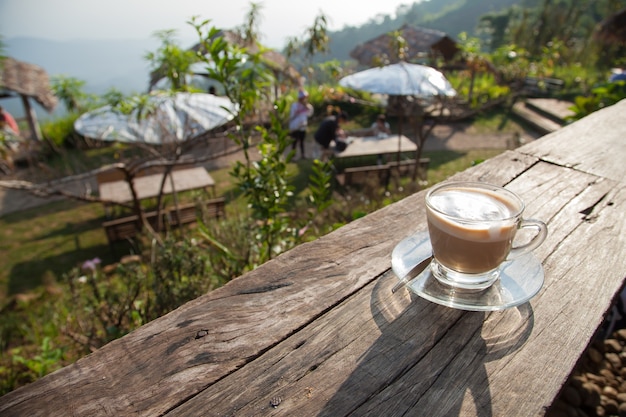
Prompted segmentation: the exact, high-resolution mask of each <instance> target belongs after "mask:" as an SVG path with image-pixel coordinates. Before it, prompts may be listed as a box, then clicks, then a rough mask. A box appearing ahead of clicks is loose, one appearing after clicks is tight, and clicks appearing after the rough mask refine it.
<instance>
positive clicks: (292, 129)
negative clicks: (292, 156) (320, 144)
mask: <svg viewBox="0 0 626 417" xmlns="http://www.w3.org/2000/svg"><path fill="white" fill-rule="evenodd" d="M311 116H313V106H312V105H311V103H309V93H307V92H306V90H302V89H301V90H299V91H298V101H296V102H295V103H293V104H292V105H291V109H290V111H289V136H291V137H292V138H293V144H292V146H291V149H292V150H294V151H296V148H297V146H298V144H300V157H301V158H302V159H306V157H305V154H304V139H305V138H306V128H307V126H308V120H309V117H311Z"/></svg>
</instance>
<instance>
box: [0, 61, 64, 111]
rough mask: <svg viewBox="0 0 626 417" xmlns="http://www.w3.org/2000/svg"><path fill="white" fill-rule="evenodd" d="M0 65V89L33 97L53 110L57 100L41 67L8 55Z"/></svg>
mask: <svg viewBox="0 0 626 417" xmlns="http://www.w3.org/2000/svg"><path fill="white" fill-rule="evenodd" d="M0 67H1V68H0V89H3V90H5V93H6V91H9V92H14V93H17V94H19V95H22V96H26V97H30V98H33V99H34V100H35V101H36V102H37V103H39V104H41V106H42V107H43V108H44V109H46V110H47V111H48V112H52V111H53V110H54V108H55V107H56V105H57V102H58V100H57V98H56V97H55V95H54V94H53V93H52V89H51V88H50V79H49V78H48V74H47V73H46V71H45V70H44V69H43V68H41V67H38V66H37V65H33V64H28V63H26V62H22V61H18V60H16V59H13V58H9V57H7V58H5V59H3V60H2V61H1V63H0Z"/></svg>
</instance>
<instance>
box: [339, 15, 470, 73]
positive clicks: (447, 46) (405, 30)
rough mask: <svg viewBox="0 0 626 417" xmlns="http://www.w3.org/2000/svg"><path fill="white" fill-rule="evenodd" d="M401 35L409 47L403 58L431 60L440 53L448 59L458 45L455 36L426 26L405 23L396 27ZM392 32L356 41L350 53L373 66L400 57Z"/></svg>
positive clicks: (446, 60) (396, 60) (450, 58)
mask: <svg viewBox="0 0 626 417" xmlns="http://www.w3.org/2000/svg"><path fill="white" fill-rule="evenodd" d="M399 32H400V35H401V36H402V37H403V38H404V39H405V40H406V43H407V47H408V51H407V56H406V58H405V60H406V61H409V62H419V61H422V60H423V59H424V57H426V58H427V59H430V60H432V59H433V58H436V57H437V56H441V57H442V58H443V59H444V61H445V62H449V61H451V60H452V59H453V58H454V56H455V55H456V53H457V52H458V51H459V47H458V46H457V43H456V41H455V40H453V39H452V38H450V37H449V36H448V35H447V34H446V33H444V32H441V31H438V30H433V29H426V28H419V27H415V26H410V25H404V26H402V27H401V28H400V29H399ZM392 45H393V37H392V34H391V33H384V34H382V35H380V36H378V37H376V38H374V39H370V40H369V41H367V42H364V43H362V44H360V45H358V46H357V47H356V48H354V49H353V50H352V51H351V52H350V56H351V57H352V58H354V59H356V60H357V61H358V62H359V64H361V65H364V66H368V67H372V66H378V65H382V64H393V63H396V62H398V61H400V59H399V57H398V56H397V54H396V52H395V51H393V47H392Z"/></svg>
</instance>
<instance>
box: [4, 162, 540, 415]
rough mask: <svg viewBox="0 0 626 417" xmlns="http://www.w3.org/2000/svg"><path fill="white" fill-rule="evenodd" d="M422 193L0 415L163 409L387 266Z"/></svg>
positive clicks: (244, 280)
mask: <svg viewBox="0 0 626 417" xmlns="http://www.w3.org/2000/svg"><path fill="white" fill-rule="evenodd" d="M510 157H512V158H513V159H516V158H518V157H519V156H517V155H510ZM534 161H535V159H533V158H530V157H527V158H525V160H522V159H519V160H516V161H513V162H512V163H511V164H508V163H507V166H506V168H498V169H496V170H494V171H493V172H491V173H490V174H488V175H487V174H485V177H487V178H493V179H504V181H505V182H507V180H510V179H512V178H514V177H516V176H518V175H520V174H521V173H522V172H524V171H525V170H526V169H527V168H528V165H529V164H532V163H534ZM481 165H482V164H481ZM478 167H480V165H479V166H478ZM478 167H477V168H478ZM485 167H486V166H485ZM476 172H478V173H480V172H482V171H480V170H477V171H476ZM422 202H423V194H416V195H414V196H411V197H409V198H407V199H405V200H403V201H401V202H398V203H397V205H396V207H395V208H392V207H386V208H384V209H381V210H379V211H377V212H375V213H372V214H371V215H369V216H367V217H365V218H362V219H359V220H358V221H355V222H353V223H351V224H349V225H346V226H345V227H343V228H341V229H340V231H336V232H334V233H331V234H329V235H327V236H324V237H322V238H321V239H318V240H317V241H315V242H312V243H307V244H303V245H301V246H299V247H297V248H295V249H293V250H292V251H290V252H289V253H288V254H284V255H282V256H280V257H278V258H277V259H275V260H274V261H272V262H270V263H267V264H265V265H262V266H261V267H259V268H257V269H256V270H255V271H252V272H250V273H248V274H246V275H244V276H242V277H239V278H237V279H235V280H233V281H231V282H230V283H229V284H227V285H226V286H224V287H223V288H220V289H218V290H216V291H213V292H211V293H209V294H207V295H206V296H203V297H200V298H198V299H196V300H194V301H193V302H190V303H188V304H186V305H185V306H182V307H181V308H179V309H178V310H176V311H174V312H172V313H170V314H168V315H166V316H164V317H161V318H160V319H158V320H155V321H154V322H152V323H148V324H146V325H145V326H143V327H141V328H140V329H138V330H136V331H134V332H133V333H131V334H130V335H128V336H126V337H124V338H122V339H120V340H116V341H113V342H111V343H110V344H109V345H107V346H105V347H104V348H103V349H100V350H99V351H97V352H94V353H93V354H91V355H89V356H87V357H85V358H83V359H81V360H79V361H78V362H77V363H76V364H74V365H71V366H69V367H66V368H64V369H61V370H59V371H57V373H55V374H52V375H49V376H47V377H45V378H42V379H41V380H39V381H37V382H35V383H33V384H31V385H30V386H29V387H28V388H27V389H22V390H16V391H15V392H13V393H10V394H9V395H7V396H5V397H2V398H0V414H2V411H3V410H7V409H9V408H12V407H15V408H12V409H13V410H16V411H18V410H27V409H30V406H29V401H39V402H45V403H46V404H48V405H49V409H53V410H69V409H71V410H77V411H78V412H80V413H81V414H90V413H101V414H108V415H111V414H116V413H120V412H122V411H124V412H133V413H137V414H138V415H154V414H160V413H162V412H165V411H166V410H168V409H170V408H172V407H174V406H175V405H176V404H178V403H179V402H180V398H189V397H192V396H194V395H195V394H197V393H198V392H200V391H201V390H202V389H204V388H205V387H207V386H209V385H210V384H212V383H214V382H215V381H217V380H219V379H220V378H223V377H224V376H225V375H228V374H229V373H231V372H234V371H235V370H237V369H238V368H239V367H241V366H243V365H245V364H246V363H247V362H249V361H250V360H253V359H254V358H255V357H256V356H257V355H259V354H260V353H262V352H263V351H265V350H267V349H268V348H269V347H271V346H274V345H276V344H277V343H279V342H280V341H281V340H283V339H284V338H286V337H287V336H288V335H290V334H291V333H293V332H294V331H296V330H297V329H299V328H301V327H303V326H306V325H307V324H308V323H309V322H311V321H312V320H313V319H314V318H315V317H316V316H318V315H319V314H322V313H323V312H324V311H326V310H328V309H330V308H332V307H333V306H334V305H335V304H336V303H337V302H339V301H340V300H342V299H344V298H346V297H348V296H350V294H352V293H354V292H355V291H358V290H359V289H360V288H362V287H363V286H364V285H366V284H367V283H368V282H370V281H371V280H372V277H376V276H379V275H380V274H382V273H384V272H385V271H387V270H388V269H389V262H390V261H389V254H390V253H391V250H392V249H393V247H394V246H395V245H396V244H397V243H398V242H399V241H400V240H402V239H403V238H405V237H406V236H408V235H410V234H412V233H415V232H417V231H419V230H423V229H424V227H425V218H424V211H423V204H422ZM261 294H262V296H261ZM268 314H270V315H272V319H271V320H268ZM202 329H208V330H209V333H208V335H207V336H205V337H203V338H201V339H195V336H196V333H197V332H198V331H200V330H202ZM155 357H158V358H164V359H163V361H162V363H160V365H159V366H158V367H154V366H151V365H152V364H153V358H155ZM103 376H105V377H106V379H105V380H102V377H103ZM48 379H50V380H52V379H54V380H55V382H54V384H55V385H57V386H58V384H57V382H58V381H65V382H64V384H63V386H62V387H61V386H58V390H50V389H49V388H50V387H49V385H48V382H47V380H48ZM146 381H151V383H150V385H149V389H137V388H136V387H138V386H145V385H146ZM172 381H185V383H184V384H182V383H175V382H172ZM94 384H97V386H98V387H99V389H94ZM155 396H158V397H159V401H158V402H157V401H154V397H155ZM20 404H21V406H20ZM107 409H109V412H106V413H103V412H102V410H107ZM43 414H45V413H43Z"/></svg>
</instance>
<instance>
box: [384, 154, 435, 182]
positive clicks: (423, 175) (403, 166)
mask: <svg viewBox="0 0 626 417" xmlns="http://www.w3.org/2000/svg"><path fill="white" fill-rule="evenodd" d="M387 165H389V168H390V169H391V170H392V171H393V170H396V171H397V173H398V174H406V173H409V172H410V173H411V174H412V173H413V169H414V167H415V159H404V160H402V161H400V162H398V161H389V162H388V163H387ZM429 165H430V158H420V160H419V166H418V173H419V175H420V179H421V180H424V181H426V180H427V179H428V167H429Z"/></svg>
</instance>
